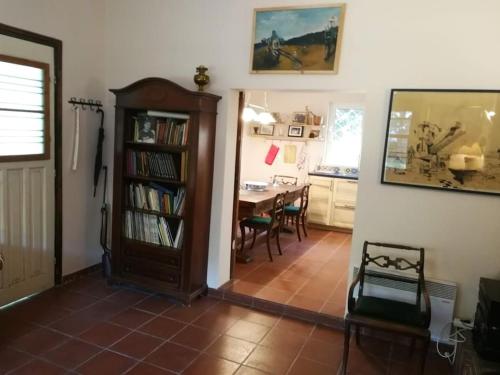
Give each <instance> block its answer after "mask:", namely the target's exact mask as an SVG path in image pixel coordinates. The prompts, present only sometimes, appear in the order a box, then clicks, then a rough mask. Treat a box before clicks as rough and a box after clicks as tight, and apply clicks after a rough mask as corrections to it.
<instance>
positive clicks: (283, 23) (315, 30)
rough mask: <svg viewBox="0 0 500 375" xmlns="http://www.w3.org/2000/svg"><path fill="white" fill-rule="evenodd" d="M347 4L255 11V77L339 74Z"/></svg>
mask: <svg viewBox="0 0 500 375" xmlns="http://www.w3.org/2000/svg"><path fill="white" fill-rule="evenodd" d="M344 14H345V4H325V5H316V6H302V7H280V8H260V9H255V11H254V22H253V43H252V53H251V72H252V73H329V74H336V73H337V71H338V65H339V59H340V45H341V40H342V31H343V25H344Z"/></svg>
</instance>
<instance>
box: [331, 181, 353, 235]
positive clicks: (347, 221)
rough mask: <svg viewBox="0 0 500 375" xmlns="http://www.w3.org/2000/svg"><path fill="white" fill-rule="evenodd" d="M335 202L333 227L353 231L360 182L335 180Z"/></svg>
mask: <svg viewBox="0 0 500 375" xmlns="http://www.w3.org/2000/svg"><path fill="white" fill-rule="evenodd" d="M334 180H335V182H334V186H335V187H334V202H333V206H334V207H333V215H332V216H333V218H332V225H333V226H335V227H339V228H349V229H352V228H353V226H354V211H355V209H356V194H357V193H358V182H357V181H355V180H346V179H340V178H335V179H334Z"/></svg>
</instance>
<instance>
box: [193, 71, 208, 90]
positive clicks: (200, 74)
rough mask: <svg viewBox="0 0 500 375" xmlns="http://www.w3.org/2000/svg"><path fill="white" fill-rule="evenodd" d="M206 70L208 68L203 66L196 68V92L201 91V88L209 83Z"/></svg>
mask: <svg viewBox="0 0 500 375" xmlns="http://www.w3.org/2000/svg"><path fill="white" fill-rule="evenodd" d="M207 70H208V68H207V67H206V66H204V65H200V66H198V67H197V68H196V74H195V76H194V83H196V84H197V85H198V91H203V88H204V87H205V86H206V85H207V84H208V82H210V77H209V76H208V74H206V72H207Z"/></svg>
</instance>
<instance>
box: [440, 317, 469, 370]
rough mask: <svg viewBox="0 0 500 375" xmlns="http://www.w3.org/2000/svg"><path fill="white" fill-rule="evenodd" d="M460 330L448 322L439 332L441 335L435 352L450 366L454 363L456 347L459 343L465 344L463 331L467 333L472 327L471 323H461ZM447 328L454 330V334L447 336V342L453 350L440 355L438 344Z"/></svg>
mask: <svg viewBox="0 0 500 375" xmlns="http://www.w3.org/2000/svg"><path fill="white" fill-rule="evenodd" d="M461 324H462V326H463V327H462V328H459V327H456V326H455V325H454V324H453V322H449V323H448V324H446V325H445V326H444V327H443V329H442V330H441V335H440V337H439V338H438V340H437V341H436V351H437V353H438V354H439V356H441V357H443V358H446V359H447V360H448V361H449V362H450V364H452V365H453V364H454V363H455V357H456V355H457V346H458V344H459V343H462V342H465V340H466V337H465V336H464V334H463V333H464V332H465V331H469V330H471V329H472V327H473V325H472V323H465V322H461ZM447 327H450V329H454V332H452V333H450V334H449V336H448V342H451V343H452V345H453V350H452V351H451V352H444V353H442V352H441V350H440V349H439V344H441V337H443V334H444V333H445V330H446V328H447Z"/></svg>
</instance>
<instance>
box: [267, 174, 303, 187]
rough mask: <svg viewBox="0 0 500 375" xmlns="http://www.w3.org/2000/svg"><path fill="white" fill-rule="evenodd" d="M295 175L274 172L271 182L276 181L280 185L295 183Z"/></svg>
mask: <svg viewBox="0 0 500 375" xmlns="http://www.w3.org/2000/svg"><path fill="white" fill-rule="evenodd" d="M297 180H298V179H297V177H293V176H283V175H280V174H275V175H274V176H273V183H278V184H280V185H297Z"/></svg>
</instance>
